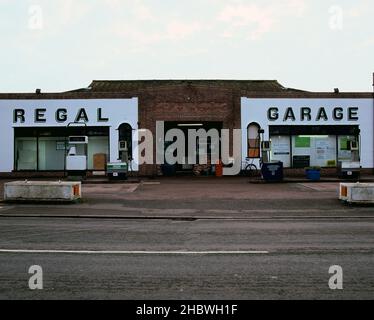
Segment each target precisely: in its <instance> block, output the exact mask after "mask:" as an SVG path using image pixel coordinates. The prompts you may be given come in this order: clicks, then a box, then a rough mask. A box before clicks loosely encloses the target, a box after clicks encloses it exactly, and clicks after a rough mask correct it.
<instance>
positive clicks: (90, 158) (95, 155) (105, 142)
mask: <svg viewBox="0 0 374 320" xmlns="http://www.w3.org/2000/svg"><path fill="white" fill-rule="evenodd" d="M108 155H109V139H108V137H95V136H94V137H88V145H87V162H88V163H87V165H88V170H95V171H100V170H105V168H106V164H107V162H108Z"/></svg>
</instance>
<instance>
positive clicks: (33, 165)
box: [15, 137, 38, 170]
mask: <svg viewBox="0 0 374 320" xmlns="http://www.w3.org/2000/svg"><path fill="white" fill-rule="evenodd" d="M37 159H38V157H37V139H36V138H29V137H19V138H16V140H15V162H16V168H17V170H37Z"/></svg>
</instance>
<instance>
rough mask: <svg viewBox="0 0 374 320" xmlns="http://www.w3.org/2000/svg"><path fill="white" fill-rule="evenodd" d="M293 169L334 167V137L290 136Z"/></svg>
mask: <svg viewBox="0 0 374 320" xmlns="http://www.w3.org/2000/svg"><path fill="white" fill-rule="evenodd" d="M292 155H293V159H292V160H293V167H302V166H307V164H308V165H309V166H319V167H335V166H336V164H337V163H336V160H337V159H336V136H334V135H325V136H323V135H310V136H309V135H298V136H292Z"/></svg>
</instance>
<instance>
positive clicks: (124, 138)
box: [118, 123, 133, 161]
mask: <svg viewBox="0 0 374 320" xmlns="http://www.w3.org/2000/svg"><path fill="white" fill-rule="evenodd" d="M118 136H119V159H122V160H123V161H127V160H132V159H133V157H132V128H131V126H130V125H129V124H128V123H122V124H121V125H120V126H119V128H118ZM126 149H127V151H126ZM126 152H127V153H128V156H127V158H128V159H124V158H126V156H125V153H126Z"/></svg>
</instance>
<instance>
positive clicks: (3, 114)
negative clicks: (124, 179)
mask: <svg viewBox="0 0 374 320" xmlns="http://www.w3.org/2000/svg"><path fill="white" fill-rule="evenodd" d="M37 108H45V109H47V112H46V113H45V118H46V120H47V121H46V122H45V123H35V121H34V110H35V109H37ZM59 108H65V109H67V110H68V118H67V121H66V122H64V123H58V122H57V121H56V119H55V112H56V110H57V109H59ZM80 108H85V110H86V112H87V115H88V118H89V121H88V122H87V126H109V127H110V128H109V134H110V137H109V139H110V161H112V162H117V161H118V160H117V158H118V131H117V130H116V129H117V128H118V127H119V125H120V124H122V123H129V124H130V125H131V127H132V128H133V129H137V128H138V99H137V98H132V99H76V100H72V99H58V100H0V146H1V157H0V172H11V171H12V170H13V167H14V129H13V128H14V127H61V126H63V127H64V126H66V125H67V124H68V123H69V122H74V120H75V117H76V115H77V112H78V111H79V109H80ZM97 108H102V116H103V117H105V118H109V121H108V122H98V121H97ZM14 109H24V110H25V122H24V123H20V122H17V123H14V122H13V112H14ZM133 144H134V145H135V141H133ZM133 170H135V171H137V170H138V166H137V165H136V164H135V165H134V166H133Z"/></svg>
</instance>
